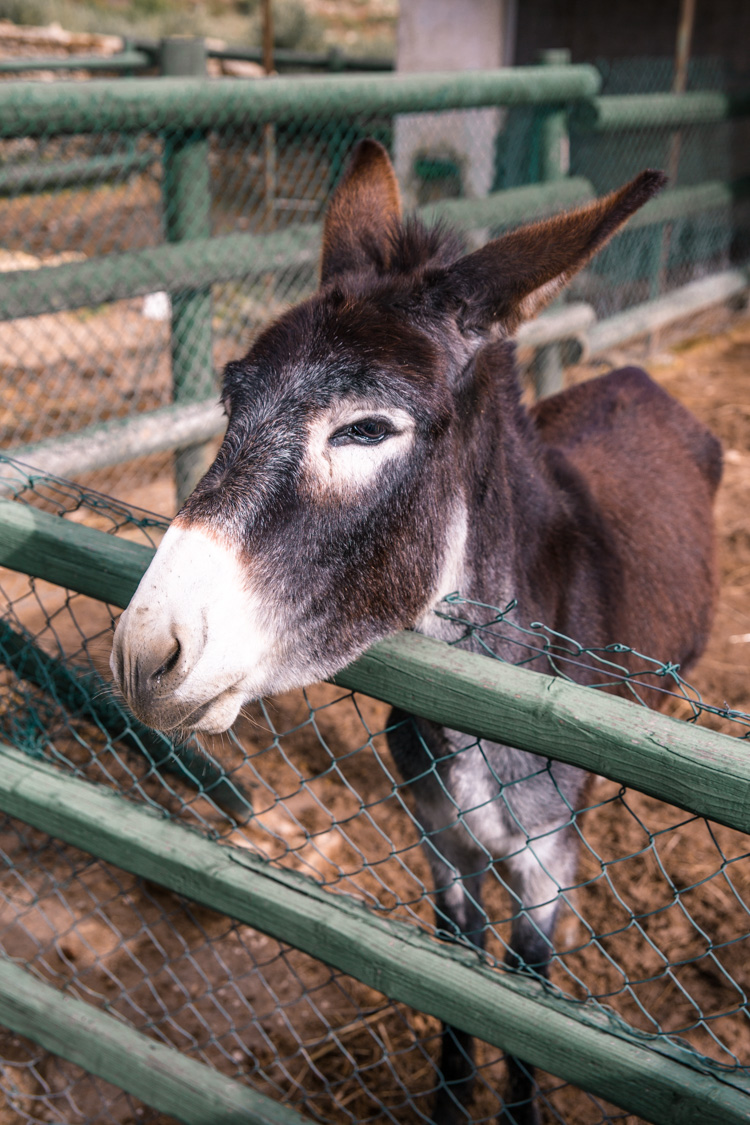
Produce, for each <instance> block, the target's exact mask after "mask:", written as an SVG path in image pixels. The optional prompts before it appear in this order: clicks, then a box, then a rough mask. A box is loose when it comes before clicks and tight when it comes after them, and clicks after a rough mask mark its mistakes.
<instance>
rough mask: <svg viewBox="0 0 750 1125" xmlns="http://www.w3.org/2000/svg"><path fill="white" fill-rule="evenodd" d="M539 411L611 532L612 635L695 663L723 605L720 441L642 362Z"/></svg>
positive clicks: (542, 425)
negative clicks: (718, 595)
mask: <svg viewBox="0 0 750 1125" xmlns="http://www.w3.org/2000/svg"><path fill="white" fill-rule="evenodd" d="M532 414H533V418H534V422H535V425H536V428H537V432H538V434H539V436H540V437H541V439H542V441H543V443H544V445H545V446H546V447H547V448H548V450H549V451H550V454H551V456H552V457H553V459H554V458H555V457H556V456H557V457H560V458H562V459H564V462H565V463H567V465H568V466H569V467H570V469H571V470H572V473H571V475H572V476H573V478H577V487H578V489H579V490H581V491H582V492H585V493H587V494H588V495H589V496H590V499H591V502H592V503H593V505H594V507H595V510H596V511H597V512H598V513H600V514H601V518H602V522H603V526H604V528H605V530H606V536H605V543H606V546H605V547H604V548H602V545H601V541H600V544H599V549H598V552H597V558H595V559H593V560H592V565H593V566H595V567H599V568H602V567H606V568H607V572H608V577H609V578H611V576H612V575H613V574H616V575H617V581H615V582H614V583H612V582H608V584H607V589H608V599H607V605H606V608H605V617H606V621H604V622H603V623H602V625H603V628H604V630H605V632H606V633H607V634H608V635H607V636H604V637H601V640H602V641H604V642H605V643H612V642H619V643H622V644H625V645H629V646H630V647H632V648H634V649H637V650H638V651H639V652H642V653H645V654H647V655H648V656H652V657H656V658H658V659H660V660H664V661H672V662H674V663H679V664H680V666H681V669H682V671H685V670H686V669H687V668H688V667H689V666H690V665H691V664H692V663H693V662H694V661H695V660H696V659H697V658H698V656H700V654H701V652H702V651H703V648H704V647H705V643H706V640H707V636H708V630H709V627H710V622H711V615H712V610H713V600H714V598H713V592H714V587H715V559H714V554H715V551H714V538H713V533H712V523H713V520H712V506H713V500H714V496H715V493H716V489H717V487H718V485H719V482H720V480H721V469H722V455H721V446H720V444H719V442H718V440H717V439H716V438H715V437H714V435H713V434H712V433H711V432H710V430H708V429H707V427H706V426H704V425H703V423H702V422H700V421H699V420H698V419H697V418H696V417H695V416H694V415H693V414H691V413H690V412H689V411H688V410H686V409H685V407H684V406H682V405H681V403H679V402H678V401H677V400H676V399H674V398H673V397H672V396H671V395H670V394H668V393H667V392H666V391H665V390H664V389H663V388H662V387H660V386H659V385H658V384H657V383H655V382H654V380H653V379H651V378H650V376H649V375H647V374H646V372H645V371H643V370H642V369H640V368H638V367H624V368H620V369H619V370H616V371H612V372H610V373H609V374H607V375H604V376H602V377H600V378H598V379H592V380H590V381H588V382H586V383H581V384H578V385H577V386H574V387H570V388H569V389H567V390H565V391H563V392H562V393H560V394H557V395H554V396H551V397H549V398H547V399H544V400H542V401H541V402H540V403H538V404H537V405H536V407H535V408H534V410H533V412H532ZM574 487H575V486H574ZM607 552H609V553H610V554H611V557H610V558H608V559H607V558H604V557H602V556H603V555H605V554H606V553H607ZM707 595H708V596H707ZM575 625H576V623H575V622H568V623H567V627H569V628H571V629H572V630H574V629H575ZM572 635H574V636H575V635H576V633H575V632H574V631H573V632H572ZM581 635H582V636H583V634H581ZM653 702H654V703H656V702H657V700H656V699H655V700H654V701H653Z"/></svg>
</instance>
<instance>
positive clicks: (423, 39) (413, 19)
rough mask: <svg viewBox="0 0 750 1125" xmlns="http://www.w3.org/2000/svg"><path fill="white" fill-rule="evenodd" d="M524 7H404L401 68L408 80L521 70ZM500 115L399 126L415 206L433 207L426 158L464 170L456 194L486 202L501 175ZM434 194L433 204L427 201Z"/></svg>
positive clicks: (436, 118)
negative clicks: (422, 167) (517, 50)
mask: <svg viewBox="0 0 750 1125" xmlns="http://www.w3.org/2000/svg"><path fill="white" fill-rule="evenodd" d="M515 14H516V0H401V10H400V15H399V23H398V39H397V54H396V64H397V69H398V70H399V71H402V72H415V71H439V70H448V71H451V70H452V71H455V70H482V69H487V68H491V67H498V66H508V65H510V64H511V63H512V62H513V57H514V38H515V30H514V27H515ZM500 123H501V116H500V112H499V111H498V110H493V109H489V110H485V109H480V110H461V111H450V112H446V113H439V114H438V113H430V114H406V115H403V116H401V117H400V118H398V120H397V121H396V124H395V143H394V159H395V165H396V172H397V174H398V177H399V180H400V181H401V185H402V188H403V190H404V195H405V202H406V204H407V206H410V207H413V206H416V205H417V204H418V203H423V202H427V198H429V194H428V193H429V183H425V181H424V179H423V178H421V177H420V176H418V175H417V174H416V172H415V161H417V160H419V159H420V158H421V159H423V160H425V159H426V160H428V161H430V160H431V161H433V162H435V161H440V162H441V163H442V164H444V165H445V166H446V167H447V166H450V165H451V164H453V165H454V166H455V167H456V168H457V170H458V176H457V179H458V181H460V183H457V184H454V185H453V186H454V189H455V190H456V191H458V190H460V191H461V193H462V194H464V195H466V196H469V197H477V196H482V195H486V194H487V192H488V191H489V190H490V187H491V186H492V180H493V175H494V149H495V138H496V135H497V131H498V128H499V127H500ZM444 186H445V185H444ZM426 193H427V196H426Z"/></svg>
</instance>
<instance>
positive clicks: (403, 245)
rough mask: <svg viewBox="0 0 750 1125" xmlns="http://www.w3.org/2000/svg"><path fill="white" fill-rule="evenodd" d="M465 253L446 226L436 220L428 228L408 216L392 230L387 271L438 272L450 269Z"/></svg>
mask: <svg viewBox="0 0 750 1125" xmlns="http://www.w3.org/2000/svg"><path fill="white" fill-rule="evenodd" d="M465 253H466V244H465V241H464V239H463V238H462V237H461V235H460V234H459V233H458V232H457V231H455V230H454V229H453V228H452V227H450V226H449V225H448V224H447V223H446V222H444V221H443V220H438V221H437V222H436V223H435V224H434V225H432V226H429V227H428V226H427V225H426V224H425V223H423V222H422V220H421V219H418V218H417V216H416V215H409V216H407V218H406V219H405V220H404V221H403V222H401V223H398V224H397V225H394V227H393V228H392V230H391V234H390V239H389V255H388V262H387V266H386V270H387V272H388V273H394V274H406V273H413V272H414V271H415V270H420V269H429V268H435V269H437V268H440V267H445V266H449V265H451V264H452V263H453V262H456V261H458V259H459V258H460V257H461V256H462V255H463V254H465Z"/></svg>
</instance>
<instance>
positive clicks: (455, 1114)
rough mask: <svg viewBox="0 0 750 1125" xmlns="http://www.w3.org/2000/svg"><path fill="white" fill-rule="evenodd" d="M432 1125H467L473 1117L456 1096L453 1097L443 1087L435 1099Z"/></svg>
mask: <svg viewBox="0 0 750 1125" xmlns="http://www.w3.org/2000/svg"><path fill="white" fill-rule="evenodd" d="M430 1120H431V1123H432V1125H467V1122H469V1121H471V1116H470V1114H469V1113H468V1111H467V1110H465V1109H464V1108H463V1106H462V1105H461V1104H460V1102H459V1100H458V1098H457V1097H456V1095H455V1094H453V1095H451V1094H450V1093H449V1091H448V1090H446V1089H445V1087H443V1088H442V1089H441V1090H440V1091H439V1092H438V1095H437V1097H436V1099H435V1106H434V1108H433V1110H432V1117H431V1119H430Z"/></svg>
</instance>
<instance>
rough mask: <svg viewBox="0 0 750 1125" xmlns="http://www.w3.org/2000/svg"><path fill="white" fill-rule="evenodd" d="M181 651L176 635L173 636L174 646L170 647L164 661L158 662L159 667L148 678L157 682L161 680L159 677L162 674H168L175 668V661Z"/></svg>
mask: <svg viewBox="0 0 750 1125" xmlns="http://www.w3.org/2000/svg"><path fill="white" fill-rule="evenodd" d="M181 653H182V645H181V644H180V642H179V640H178V639H177V637H175V639H174V648H173V649H172V651H171V652H170V654H169V656H168V657H167V659H166V660H165V661H164V663H163V664H160V665H159V667H158V668H157V669H156V671H155V672H152V673H151V677H150V678H151V679H152V680H154V681H155V682H156V683H158V682H159V680H161V678H162V677H163V676H168V675H169V673H170V672H171V671H172V670H173V669H174V668H175V666H176V664H177V661H178V660H179V659H180V654H181Z"/></svg>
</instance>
